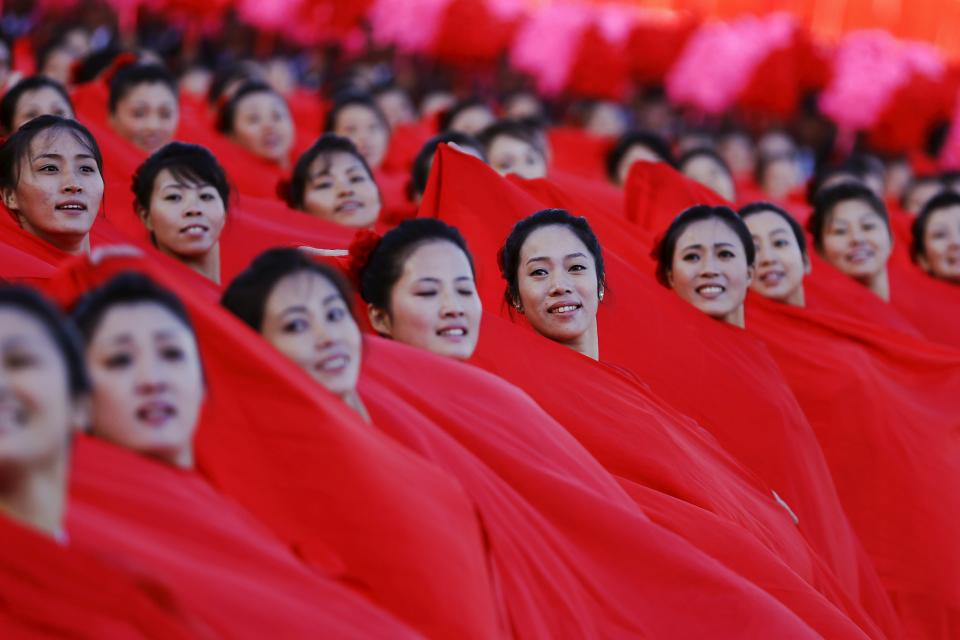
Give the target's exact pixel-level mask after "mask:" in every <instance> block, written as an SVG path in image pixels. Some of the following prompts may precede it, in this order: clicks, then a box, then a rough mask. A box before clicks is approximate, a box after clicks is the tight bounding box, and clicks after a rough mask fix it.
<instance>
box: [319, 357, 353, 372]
mask: <svg viewBox="0 0 960 640" xmlns="http://www.w3.org/2000/svg"><path fill="white" fill-rule="evenodd" d="M349 364H350V356H348V355H347V354H345V353H334V354H331V355H329V356H326V357H325V358H321V359H320V360H317V361H316V362H315V363H314V365H313V369H314V371H318V372H320V373H323V374H327V375H330V374H338V373H341V372H342V371H343V370H344V369H346V368H347V365H349Z"/></svg>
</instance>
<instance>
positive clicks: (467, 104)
mask: <svg viewBox="0 0 960 640" xmlns="http://www.w3.org/2000/svg"><path fill="white" fill-rule="evenodd" d="M476 108H481V109H486V110H487V111H489V112H490V114H491V115H493V109H491V108H490V105H488V104H487V103H486V101H484V100H481V99H480V98H467V99H465V100H460V101H458V102H456V103H455V104H454V105H453V106H452V107H450V108H449V109H447V110H446V111H444V112H443V113H441V114H440V119H439V120H438V121H437V125H438V126H439V128H440V131H441V133H445V132H447V131H448V130H449V129H450V126H451V125H452V124H453V121H454V120H456V119H457V116H459V115H460V114H461V113H463V112H464V111H467V110H468V109H476ZM494 118H496V116H494Z"/></svg>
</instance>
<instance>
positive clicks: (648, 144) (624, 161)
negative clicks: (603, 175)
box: [606, 131, 676, 186]
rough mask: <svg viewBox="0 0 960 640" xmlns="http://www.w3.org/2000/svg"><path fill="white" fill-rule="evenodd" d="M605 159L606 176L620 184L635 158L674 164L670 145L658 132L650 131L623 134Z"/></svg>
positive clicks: (622, 183) (624, 180) (624, 179)
mask: <svg viewBox="0 0 960 640" xmlns="http://www.w3.org/2000/svg"><path fill="white" fill-rule="evenodd" d="M606 160H607V177H608V178H610V181H611V182H613V183H615V184H619V185H621V186H622V185H624V184H626V182H627V175H629V173H630V167H631V166H632V165H633V163H634V162H636V161H637V160H644V161H646V162H665V163H667V164H669V165H670V166H675V165H676V161H675V160H674V158H673V151H671V150H670V145H669V144H668V143H667V141H666V140H665V139H664V138H663V137H662V136H661V135H660V134H657V133H654V132H652V131H631V132H629V133H626V134H624V135H623V136H621V137H620V138H619V139H618V140H617V144H615V145H614V146H613V148H612V149H610V151H609V152H608V153H607V158H606Z"/></svg>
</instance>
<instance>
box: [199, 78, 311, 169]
mask: <svg viewBox="0 0 960 640" xmlns="http://www.w3.org/2000/svg"><path fill="white" fill-rule="evenodd" d="M217 130H218V131H219V132H220V133H223V134H225V135H227V136H229V137H230V139H231V140H233V141H234V142H236V143H237V144H238V145H240V146H241V147H243V148H244V149H246V150H247V151H249V152H250V153H252V154H253V155H255V156H257V157H259V158H262V159H263V160H266V161H267V162H270V163H273V164H276V165H279V166H281V167H286V166H288V164H287V163H288V162H289V154H290V148H291V147H292V146H293V138H294V123H293V118H292V117H291V116H290V108H289V107H288V106H287V102H286V100H284V99H283V96H281V95H280V94H279V93H277V92H276V91H274V90H273V89H271V88H270V86H269V85H267V84H264V83H262V82H255V81H250V82H246V83H244V84H242V85H241V86H240V87H239V88H238V89H237V90H236V92H235V93H234V94H233V96H231V98H230V99H229V100H227V102H226V103H225V104H224V105H223V108H221V109H220V113H219V114H218V115H217Z"/></svg>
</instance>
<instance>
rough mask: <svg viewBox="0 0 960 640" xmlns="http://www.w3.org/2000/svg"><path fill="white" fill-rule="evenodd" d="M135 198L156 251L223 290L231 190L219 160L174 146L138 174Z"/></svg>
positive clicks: (150, 160)
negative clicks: (222, 240) (222, 259)
mask: <svg viewBox="0 0 960 640" xmlns="http://www.w3.org/2000/svg"><path fill="white" fill-rule="evenodd" d="M133 195H134V202H135V206H136V209H137V214H138V215H139V216H140V219H141V220H142V221H143V224H144V226H145V227H146V228H147V230H148V231H149V232H150V239H151V240H152V241H153V244H154V246H156V247H157V249H159V250H160V251H161V252H162V253H164V254H166V255H168V256H170V257H171V258H173V259H174V260H178V261H180V262H182V263H184V264H185V265H187V266H188V267H190V268H191V269H193V270H194V271H196V272H197V273H199V274H201V275H203V276H205V277H206V278H209V279H210V280H212V281H214V282H216V283H218V284H219V282H220V233H221V231H223V226H224V223H225V222H226V217H227V203H228V202H229V200H230V185H229V184H228V182H227V177H226V175H225V174H224V171H223V168H222V167H221V166H220V164H219V163H218V162H217V159H216V158H214V157H213V154H211V153H210V152H209V151H208V150H207V149H205V148H203V147H201V146H198V145H195V144H187V143H184V142H171V143H170V144H168V145H166V146H164V147H163V148H161V149H160V150H158V151H157V152H155V153H154V154H153V155H151V156H150V157H149V158H147V160H146V162H144V163H143V164H142V165H140V168H139V169H137V172H136V174H135V175H134V176H133Z"/></svg>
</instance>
